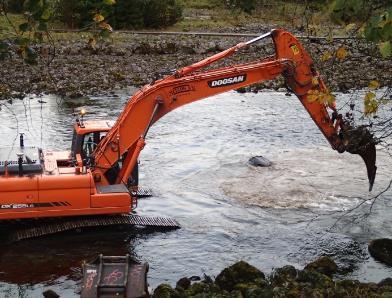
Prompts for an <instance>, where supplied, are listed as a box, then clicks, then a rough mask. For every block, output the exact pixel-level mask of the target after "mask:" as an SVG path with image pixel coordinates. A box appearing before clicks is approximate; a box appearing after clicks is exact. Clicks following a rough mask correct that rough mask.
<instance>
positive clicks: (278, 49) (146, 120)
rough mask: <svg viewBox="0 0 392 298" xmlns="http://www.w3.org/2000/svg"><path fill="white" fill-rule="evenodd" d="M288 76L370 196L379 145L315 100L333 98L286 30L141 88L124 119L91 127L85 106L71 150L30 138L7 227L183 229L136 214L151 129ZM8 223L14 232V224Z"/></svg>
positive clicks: (0, 177)
mask: <svg viewBox="0 0 392 298" xmlns="http://www.w3.org/2000/svg"><path fill="white" fill-rule="evenodd" d="M265 38H272V41H273V43H274V45H275V55H274V56H270V57H266V58H262V59H260V60H256V61H253V62H250V63H245V64H238V65H231V66H228V67H222V68H212V69H211V68H210V67H209V68H208V69H207V70H206V67H208V66H210V65H212V64H213V63H215V62H217V61H219V60H222V59H224V58H226V57H229V56H231V55H233V54H235V53H239V52H240V51H241V49H244V48H247V47H249V46H251V45H252V44H253V43H255V42H258V41H260V40H263V39H265ZM280 75H283V77H284V78H285V82H286V85H287V88H288V89H289V91H290V92H292V93H294V94H295V95H296V96H297V97H298V98H299V100H300V102H301V103H302V105H303V106H304V108H305V109H306V110H307V111H308V113H309V115H310V117H311V118H312V119H313V121H314V123H315V124H316V125H317V126H318V128H319V129H320V131H321V132H322V133H323V135H324V136H325V138H326V139H327V141H328V142H329V143H330V145H331V147H332V149H334V150H336V151H338V152H339V153H343V152H349V153H352V154H358V155H360V156H361V157H362V159H363V160H364V161H365V165H366V168H367V174H368V179H369V189H370V190H371V189H372V186H373V183H374V179H375V175H376V170H377V167H376V166H375V163H376V147H375V146H376V144H377V140H376V139H375V138H374V137H373V135H372V134H371V133H370V132H369V130H368V129H367V128H366V127H363V126H360V127H353V126H352V125H351V124H350V122H349V121H346V119H344V117H343V116H342V115H341V114H339V112H338V111H337V109H336V104H335V100H334V99H333V100H332V101H331V100H329V101H327V102H323V101H319V100H310V97H311V96H312V95H314V94H315V93H317V94H330V93H329V90H328V89H327V87H326V86H325V84H324V82H323V80H322V78H321V76H320V75H319V73H318V72H317V71H316V69H315V67H314V64H313V61H312V59H311V57H310V56H309V54H308V53H307V52H306V50H305V49H304V48H303V46H302V45H301V43H300V42H299V41H298V40H297V39H296V38H295V37H294V36H293V35H292V34H290V33H288V32H286V31H284V30H281V29H278V30H273V31H271V32H269V33H267V34H263V35H261V36H259V37H257V38H255V39H253V40H250V41H248V42H244V43H239V44H237V45H235V46H234V47H232V48H229V49H227V50H225V51H222V52H220V53H218V54H216V55H213V56H211V57H208V58H206V59H204V60H201V61H199V62H197V63H195V64H193V65H190V66H187V67H184V68H181V69H179V70H177V71H175V72H174V73H173V74H172V75H168V76H166V77H165V78H163V79H160V80H157V81H155V82H153V83H151V84H148V85H146V86H144V87H142V88H141V89H140V90H139V91H138V92H136V93H135V94H134V95H133V96H132V97H131V98H130V99H129V101H128V102H127V103H126V105H125V107H124V109H123V111H122V113H121V114H120V116H119V117H118V119H117V120H116V121H109V120H99V121H91V120H88V121H87V120H86V121H85V120H84V114H85V112H84V111H83V110H81V111H80V117H78V118H77V120H76V123H75V124H74V136H73V139H72V146H71V150H70V151H64V152H56V151H51V150H43V149H36V148H35V149H32V148H27V147H26V146H24V142H23V136H21V140H20V147H19V148H18V150H17V152H16V151H13V152H12V151H11V152H7V153H6V154H0V157H1V158H0V221H1V222H2V223H3V224H5V225H9V221H10V220H11V221H17V222H18V223H19V222H23V224H25V222H28V223H29V224H27V226H23V225H22V227H20V228H16V230H15V231H16V232H15V233H14V236H13V237H14V239H16V240H20V239H25V238H29V237H32V236H40V235H44V234H52V233H55V232H59V231H64V230H69V229H75V228H81V227H83V226H100V225H114V224H126V225H135V224H136V225H139V224H140V225H146V226H159V227H161V226H167V227H178V223H176V222H175V221H173V220H169V219H166V218H142V217H138V216H135V215H130V214H132V212H133V211H134V209H135V207H136V202H137V197H138V196H142V195H143V194H142V193H143V192H142V190H141V189H139V186H138V158H139V155H140V153H141V151H142V149H143V147H144V146H145V143H146V137H147V134H148V131H149V129H150V127H151V126H152V125H153V124H154V123H155V122H156V121H158V120H159V119H160V118H161V117H163V116H164V115H165V114H167V113H169V112H170V111H173V110H174V109H176V108H178V107H181V106H183V105H186V104H189V103H192V102H195V101H198V100H201V99H204V98H207V97H210V96H213V95H216V94H219V93H223V92H226V91H229V90H235V89H238V88H241V87H246V86H249V85H251V84H254V83H258V82H262V81H266V80H273V79H275V78H276V77H278V76H280ZM0 153H1V152H0ZM144 194H145V195H146V194H147V195H148V192H147V193H144ZM37 218H39V219H45V221H46V222H45V224H44V225H36V224H35V223H34V224H33V223H32V222H35V219H37ZM26 220H27V221H26ZM48 220H49V222H51V223H48ZM53 221H54V222H53ZM30 225H31V226H30ZM9 227H15V226H14V223H13V224H11V225H9Z"/></svg>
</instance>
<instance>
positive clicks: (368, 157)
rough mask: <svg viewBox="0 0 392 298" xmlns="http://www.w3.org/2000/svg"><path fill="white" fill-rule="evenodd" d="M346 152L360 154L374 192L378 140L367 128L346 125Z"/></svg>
mask: <svg viewBox="0 0 392 298" xmlns="http://www.w3.org/2000/svg"><path fill="white" fill-rule="evenodd" d="M342 135H343V140H344V141H343V142H344V144H345V147H346V151H347V152H350V153H351V154H358V155H359V156H361V157H362V159H363V160H364V162H365V165H366V170H367V176H368V180H369V191H371V190H372V188H373V184H374V179H375V178H376V172H377V167H376V144H377V143H378V141H377V139H376V138H375V137H374V136H373V134H372V133H371V132H370V131H369V130H368V128H367V127H366V126H358V127H353V126H351V125H346V127H345V128H344V130H343V131H342Z"/></svg>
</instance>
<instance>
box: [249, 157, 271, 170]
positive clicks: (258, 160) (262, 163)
mask: <svg viewBox="0 0 392 298" xmlns="http://www.w3.org/2000/svg"><path fill="white" fill-rule="evenodd" d="M249 164H251V165H252V166H255V167H270V166H271V165H272V162H271V161H269V160H268V159H266V158H265V157H263V156H261V155H260V156H253V157H251V158H250V159H249Z"/></svg>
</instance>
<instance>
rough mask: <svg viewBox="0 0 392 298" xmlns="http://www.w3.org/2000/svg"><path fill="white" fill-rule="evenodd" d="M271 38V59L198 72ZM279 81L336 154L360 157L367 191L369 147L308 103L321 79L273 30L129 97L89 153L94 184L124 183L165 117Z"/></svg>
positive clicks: (326, 107)
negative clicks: (212, 98) (207, 100)
mask: <svg viewBox="0 0 392 298" xmlns="http://www.w3.org/2000/svg"><path fill="white" fill-rule="evenodd" d="M268 37H271V38H272V40H273V42H274V45H275V56H272V57H267V58H264V59H262V60H259V61H255V62H251V63H246V64H239V65H234V66H229V67H224V68H217V69H212V70H204V68H205V67H207V66H210V65H211V64H213V63H215V62H217V61H219V60H222V59H224V58H227V57H229V56H231V55H233V54H234V53H237V52H239V51H240V50H241V49H243V48H246V47H249V46H250V45H251V44H253V43H255V42H258V41H260V40H262V39H265V38H268ZM279 75H283V76H284V78H285V81H286V85H287V87H288V88H289V89H290V91H292V92H293V93H294V94H296V95H297V97H298V98H299V99H300V101H301V103H302V104H303V106H304V108H305V109H306V110H307V111H308V113H309V115H310V116H311V118H312V119H313V121H314V122H315V124H316V125H317V126H318V127H319V129H320V131H321V132H322V133H323V134H324V136H325V138H326V139H327V140H328V142H329V143H330V144H331V146H332V148H333V149H335V150H337V151H338V152H344V151H346V150H347V148H350V150H347V151H348V152H350V153H355V154H360V155H361V157H362V158H363V159H364V160H365V164H366V167H367V169H368V178H369V183H370V189H371V186H372V185H373V182H374V177H375V169H376V167H375V155H374V156H370V154H365V151H366V150H367V151H366V152H370V151H372V152H375V142H372V141H371V140H369V142H367V143H366V144H365V145H366V146H365V147H366V150H365V151H364V148H365V147H364V148H361V146H362V147H363V146H364V144H362V145H361V146H360V147H356V149H353V148H352V147H355V142H353V141H352V140H351V138H350V136H349V130H347V129H344V128H345V126H346V123H345V121H344V119H343V117H342V116H341V115H339V114H338V112H337V110H336V104H335V100H334V99H332V100H329V103H323V102H319V101H317V100H311V96H312V94H314V93H315V92H316V93H318V94H320V93H322V94H329V91H328V89H327V87H326V86H325V84H324V82H323V80H322V78H321V77H320V75H319V74H318V72H317V71H316V70H315V68H314V64H313V61H312V59H311V57H310V56H309V54H308V53H307V52H306V50H305V49H304V48H303V46H302V45H301V43H300V42H299V41H298V40H297V39H296V38H295V37H294V36H293V35H292V34H290V33H289V32H286V31H284V30H280V29H278V30H273V31H271V32H269V33H267V34H263V35H261V36H259V37H257V38H255V39H253V40H250V41H248V42H244V43H239V44H237V45H235V46H234V47H231V48H229V49H227V50H225V51H222V52H220V53H218V54H216V55H213V56H211V57H209V58H206V59H204V60H201V61H199V62H197V63H195V64H193V65H190V66H187V67H184V68H182V69H179V70H177V71H176V72H175V73H174V74H173V75H170V76H167V77H165V78H164V79H162V80H158V81H156V82H154V83H152V84H150V85H146V86H144V87H143V88H142V89H141V90H140V91H138V92H137V93H136V94H135V95H133V96H132V97H131V99H130V100H129V101H128V103H127V105H126V107H125V108H124V110H123V112H122V114H121V115H120V117H119V118H118V120H117V122H116V124H115V125H114V126H113V128H112V129H111V130H110V131H109V133H108V134H107V136H106V137H105V138H104V140H103V141H102V142H101V143H100V144H99V146H98V147H97V149H96V151H95V156H94V161H95V168H94V170H93V174H94V179H95V181H96V182H97V183H103V184H112V183H122V182H125V181H126V179H127V177H129V175H130V173H131V171H132V169H133V168H134V167H135V165H136V163H137V159H138V156H139V154H140V152H141V150H142V149H143V147H144V145H145V138H146V135H147V132H148V129H149V128H150V126H151V125H152V124H153V123H154V122H155V121H157V120H158V119H160V118H161V117H162V116H164V115H165V114H167V113H168V112H170V111H172V110H174V109H176V108H178V107H180V106H182V105H185V104H188V103H191V102H194V101H197V100H201V99H203V98H206V97H209V96H212V95H215V94H219V93H222V92H226V91H229V90H233V89H238V88H240V87H245V86H249V85H251V84H254V83H257V82H261V81H266V80H272V79H275V78H276V77H277V76H279ZM362 140H363V139H362ZM119 156H124V157H125V158H124V160H123V166H122V169H121V171H119V172H118V171H117V172H118V175H117V176H116V177H114V178H113V177H110V176H109V173H110V175H112V173H113V171H111V169H112V168H113V167H114V166H115V165H116V163H117V162H118V159H119Z"/></svg>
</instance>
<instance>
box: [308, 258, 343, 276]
mask: <svg viewBox="0 0 392 298" xmlns="http://www.w3.org/2000/svg"><path fill="white" fill-rule="evenodd" d="M305 269H307V270H315V271H317V272H320V273H322V274H325V275H328V276H332V274H334V273H336V272H337V271H338V266H337V265H336V263H335V262H334V260H332V259H331V258H330V257H326V256H322V257H320V258H318V259H317V260H315V261H313V262H312V263H309V264H308V265H306V266H305Z"/></svg>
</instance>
